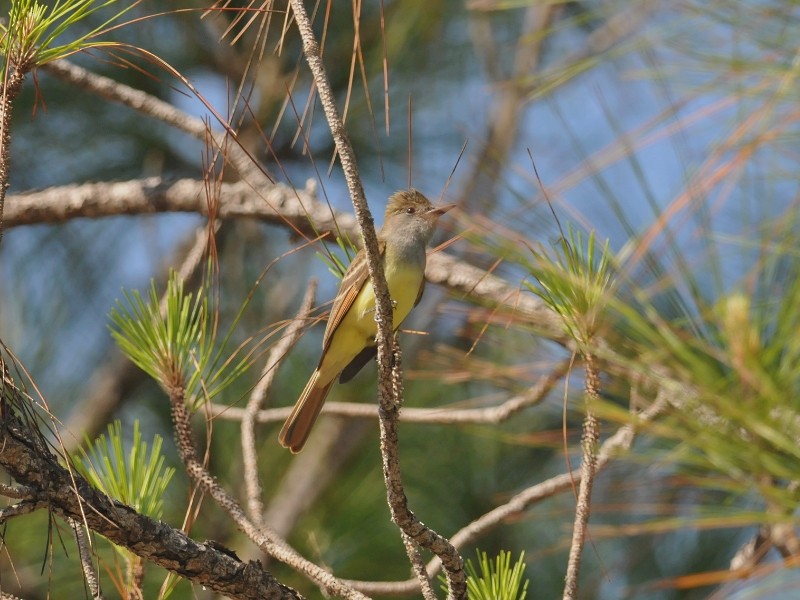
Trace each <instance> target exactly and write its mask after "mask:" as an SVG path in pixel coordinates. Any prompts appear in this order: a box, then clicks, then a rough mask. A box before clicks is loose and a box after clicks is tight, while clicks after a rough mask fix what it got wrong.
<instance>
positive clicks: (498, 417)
mask: <svg viewBox="0 0 800 600" xmlns="http://www.w3.org/2000/svg"><path fill="white" fill-rule="evenodd" d="M568 364H569V363H568V361H563V362H562V363H560V364H559V365H557V366H556V367H555V368H554V369H553V370H552V371H550V372H549V373H548V374H547V375H545V376H544V377H542V379H541V381H539V383H537V384H536V385H535V386H534V387H532V388H531V389H530V390H529V391H527V392H525V393H524V394H520V395H518V396H514V397H512V398H509V399H508V400H506V401H505V402H503V403H502V404H499V405H497V406H488V407H486V408H461V409H459V408H446V407H441V408H404V409H403V412H402V415H401V416H400V419H401V420H402V421H403V422H405V423H425V424H436V425H452V424H473V425H480V424H486V425H495V424H497V423H502V422H504V421H507V420H508V419H510V418H511V417H512V416H514V415H515V414H517V413H518V412H520V411H521V410H523V409H525V408H529V407H531V406H534V405H536V404H538V403H539V402H541V401H542V400H544V399H545V398H546V397H547V395H548V394H549V393H550V391H551V390H552V389H553V387H554V386H555V384H556V383H557V382H558V381H560V380H561V378H562V377H563V376H564V373H565V372H566V370H567V368H568ZM209 410H210V414H212V415H213V416H215V417H217V418H222V419H226V420H230V421H240V420H242V419H243V418H244V415H245V410H244V409H242V408H237V407H235V406H225V405H223V404H212V405H211V406H210V409H209ZM290 412H291V407H290V406H289V407H281V408H269V409H265V410H261V411H259V412H258V414H257V417H256V418H257V419H258V422H259V423H274V422H278V421H284V420H285V419H286V417H288V416H289V413H290ZM322 413H323V414H326V415H335V416H340V417H352V418H359V419H375V418H376V417H377V416H378V413H377V411H376V410H375V407H374V406H371V405H368V404H357V403H355V402H333V401H329V402H326V403H325V406H324V407H323V408H322Z"/></svg>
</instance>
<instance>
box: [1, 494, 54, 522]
mask: <svg viewBox="0 0 800 600" xmlns="http://www.w3.org/2000/svg"><path fill="white" fill-rule="evenodd" d="M43 508H47V501H46V500H23V501H22V502H18V503H16V504H12V505H11V506H6V507H5V508H3V509H2V510H0V525H1V524H3V523H5V522H6V521H8V520H9V519H13V518H14V517H19V516H21V515H29V514H31V513H32V512H35V511H37V510H41V509H43Z"/></svg>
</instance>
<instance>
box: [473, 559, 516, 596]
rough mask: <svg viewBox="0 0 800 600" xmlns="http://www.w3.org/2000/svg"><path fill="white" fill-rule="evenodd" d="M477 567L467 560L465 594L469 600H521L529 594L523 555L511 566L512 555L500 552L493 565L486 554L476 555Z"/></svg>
mask: <svg viewBox="0 0 800 600" xmlns="http://www.w3.org/2000/svg"><path fill="white" fill-rule="evenodd" d="M476 554H477V557H478V561H477V562H478V566H477V567H476V566H475V565H474V564H473V563H472V560H471V559H467V564H466V570H467V594H468V596H469V599H470V600H524V598H525V596H526V594H527V593H528V580H527V579H525V580H524V581H523V578H524V576H525V553H524V552H521V553H520V555H519V559H517V562H516V563H514V565H513V566H512V565H511V552H504V551H502V550H501V551H500V554H498V555H497V557H496V558H495V560H494V561H492V560H490V559H489V557H488V555H487V554H486V552H481V551H479V550H478V551H476Z"/></svg>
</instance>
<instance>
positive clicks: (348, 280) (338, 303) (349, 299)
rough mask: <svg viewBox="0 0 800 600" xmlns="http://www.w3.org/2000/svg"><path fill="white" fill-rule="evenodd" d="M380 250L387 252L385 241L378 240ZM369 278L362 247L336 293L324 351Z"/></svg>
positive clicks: (326, 329) (323, 342) (323, 345)
mask: <svg viewBox="0 0 800 600" xmlns="http://www.w3.org/2000/svg"><path fill="white" fill-rule="evenodd" d="M378 250H379V251H380V253H381V257H383V255H384V253H385V252H386V242H385V241H383V240H378ZM368 279H369V267H368V266H367V255H366V253H365V252H364V250H363V249H362V250H359V251H358V253H357V254H356V255H355V257H354V258H353V262H351V263H350V266H349V267H348V268H347V271H346V272H345V274H344V277H343V278H342V283H341V285H340V286H339V293H338V294H337V295H336V299H335V300H334V302H333V308H331V314H330V316H329V317H328V325H327V326H326V327H325V336H324V337H323V338H322V349H323V352H324V351H325V350H327V348H328V345H329V344H330V342H331V338H333V334H334V333H335V332H336V329H337V328H338V327H339V325H340V323H341V322H342V320H343V319H344V316H345V315H346V314H347V311H349V310H350V307H351V306H353V302H355V299H356V297H357V296H358V293H359V292H360V291H361V288H363V287H364V284H365V283H366V282H367V280H368Z"/></svg>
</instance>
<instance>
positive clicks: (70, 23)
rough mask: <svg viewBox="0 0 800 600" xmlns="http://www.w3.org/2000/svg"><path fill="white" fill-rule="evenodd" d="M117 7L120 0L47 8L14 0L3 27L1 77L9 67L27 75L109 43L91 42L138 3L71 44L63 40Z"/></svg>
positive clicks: (65, 1)
mask: <svg viewBox="0 0 800 600" xmlns="http://www.w3.org/2000/svg"><path fill="white" fill-rule="evenodd" d="M115 4H117V5H119V4H120V3H119V2H118V0H104V1H97V0H58V1H56V2H55V3H54V4H53V5H52V6H50V7H48V6H46V5H43V4H40V3H39V2H37V1H36V0H11V10H10V11H9V15H8V24H7V25H2V24H0V54H2V55H3V56H4V57H5V60H4V61H3V63H2V65H1V66H0V76H5V75H6V74H7V73H6V69H7V68H8V65H9V64H11V65H13V68H15V69H20V70H22V71H23V72H24V71H29V70H31V69H33V68H34V67H37V66H41V65H43V64H45V63H48V62H51V61H54V60H58V59H60V58H64V57H66V56H69V55H70V54H74V53H75V52H79V51H81V50H86V49H88V48H95V47H98V46H103V45H108V44H110V43H111V42H99V41H96V40H95V41H92V38H95V37H96V36H98V35H99V34H101V33H102V32H103V31H105V30H106V29H108V28H109V26H110V25H111V24H112V23H114V22H115V21H118V20H119V19H120V17H122V15H124V14H125V13H126V12H128V11H129V10H131V9H132V8H133V7H134V6H136V4H138V2H131V3H122V4H123V8H121V9H120V10H118V11H117V12H116V13H114V14H112V15H111V16H110V17H109V18H108V19H107V20H106V21H104V22H103V23H102V24H101V25H99V26H97V27H95V28H93V29H91V30H90V31H88V32H86V33H83V34H82V35H79V36H77V37H76V38H75V39H73V40H71V41H66V42H65V41H63V38H64V37H66V36H67V35H68V32H69V31H70V30H74V29H75V27H74V26H75V25H76V24H77V23H80V22H81V21H84V20H85V19H86V18H87V17H88V16H90V15H92V14H93V13H95V12H97V11H98V10H101V9H103V8H106V7H110V6H112V5H115ZM57 42H58V43H57Z"/></svg>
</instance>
